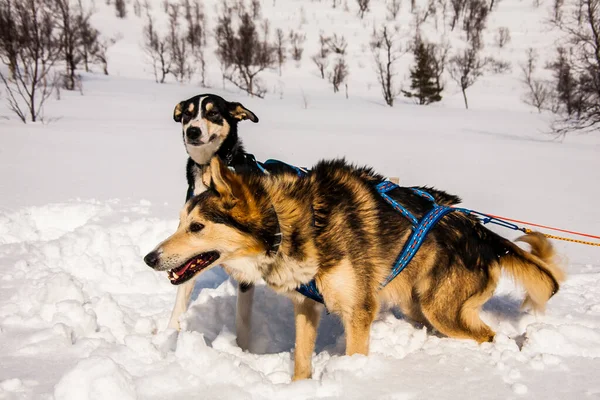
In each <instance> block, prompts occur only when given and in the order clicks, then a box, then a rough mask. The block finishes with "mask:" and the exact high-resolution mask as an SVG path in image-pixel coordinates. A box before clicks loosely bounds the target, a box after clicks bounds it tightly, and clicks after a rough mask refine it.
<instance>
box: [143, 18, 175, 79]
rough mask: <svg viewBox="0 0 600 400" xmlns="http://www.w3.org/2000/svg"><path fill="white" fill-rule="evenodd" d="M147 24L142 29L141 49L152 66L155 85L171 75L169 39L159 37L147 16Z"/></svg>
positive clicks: (152, 21) (171, 64)
mask: <svg viewBox="0 0 600 400" xmlns="http://www.w3.org/2000/svg"><path fill="white" fill-rule="evenodd" d="M147 18H148V23H147V24H146V26H145V27H144V39H143V40H144V42H143V49H144V52H145V53H146V56H147V57H148V61H149V63H150V64H151V65H152V70H153V72H154V79H155V80H156V82H157V83H165V79H166V78H167V76H168V75H169V74H170V73H171V69H172V66H173V61H172V60H171V52H170V49H169V38H168V37H167V36H162V35H160V34H159V33H158V32H157V31H156V29H155V28H154V20H153V19H152V16H151V15H150V14H148V16H147Z"/></svg>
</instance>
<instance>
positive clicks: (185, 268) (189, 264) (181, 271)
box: [175, 258, 196, 275]
mask: <svg viewBox="0 0 600 400" xmlns="http://www.w3.org/2000/svg"><path fill="white" fill-rule="evenodd" d="M195 260H196V259H195V258H194V259H192V260H190V261H189V262H188V263H187V264H185V265H184V266H183V267H181V268H180V269H178V270H176V271H175V272H176V273H177V275H181V274H183V273H184V272H185V271H187V270H188V268H189V267H190V266H191V265H192V263H193V262H194V261H195Z"/></svg>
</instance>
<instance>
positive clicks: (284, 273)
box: [262, 255, 318, 293]
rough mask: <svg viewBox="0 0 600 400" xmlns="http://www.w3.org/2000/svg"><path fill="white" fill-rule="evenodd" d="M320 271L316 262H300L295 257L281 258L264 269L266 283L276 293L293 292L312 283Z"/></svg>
mask: <svg viewBox="0 0 600 400" xmlns="http://www.w3.org/2000/svg"><path fill="white" fill-rule="evenodd" d="M317 271H318V266H317V263H316V262H306V261H302V262H301V261H298V260H296V259H294V258H293V257H289V256H285V255H283V256H280V258H279V259H278V260H276V261H275V262H273V263H270V264H266V265H264V267H263V272H262V276H263V279H264V280H265V282H266V283H267V284H268V285H269V286H271V287H272V288H273V290H275V291H276V292H280V293H282V292H293V291H295V290H296V288H297V287H298V286H299V285H301V284H304V283H307V282H310V281H311V280H312V279H313V277H314V276H315V275H316V273H317Z"/></svg>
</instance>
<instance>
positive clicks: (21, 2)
mask: <svg viewBox="0 0 600 400" xmlns="http://www.w3.org/2000/svg"><path fill="white" fill-rule="evenodd" d="M0 10H2V11H0V12H1V13H2V16H1V17H0V20H2V19H5V18H9V19H10V20H11V21H12V25H11V27H12V28H13V29H14V30H13V32H12V34H13V35H14V37H15V38H16V40H17V43H18V44H19V46H17V47H16V48H13V49H10V51H15V52H16V53H11V57H12V58H10V59H9V58H5V54H7V51H6V49H4V48H2V50H1V51H0V54H1V55H2V61H3V62H4V63H5V64H7V65H8V66H9V67H10V69H11V71H10V73H11V76H5V75H4V74H3V73H1V72H0V80H2V83H3V84H4V87H5V88H6V93H7V96H8V104H9V107H10V109H11V110H12V111H13V112H14V113H15V114H17V116H18V117H19V118H20V119H21V121H23V122H26V121H27V117H29V118H31V121H33V122H35V121H37V120H38V119H39V118H40V117H41V115H42V110H43V106H44V103H45V101H46V100H47V99H48V98H49V97H50V95H51V94H52V84H51V77H50V73H51V70H52V67H53V65H54V63H55V62H56V61H57V59H58V58H59V57H60V50H61V48H60V46H61V38H60V31H59V30H57V29H56V24H55V21H54V15H53V13H52V10H51V9H50V8H49V7H48V4H47V3H45V2H43V1H41V0H17V1H15V2H11V1H10V0H2V1H1V2H0ZM0 43H1V44H2V45H4V43H5V40H4V38H3V39H2V40H1V41H0Z"/></svg>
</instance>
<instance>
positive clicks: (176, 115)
mask: <svg viewBox="0 0 600 400" xmlns="http://www.w3.org/2000/svg"><path fill="white" fill-rule="evenodd" d="M184 104H185V101H182V102H180V103H178V104H177V105H176V106H175V110H173V119H174V120H175V122H181V117H182V115H183V105H184Z"/></svg>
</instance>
